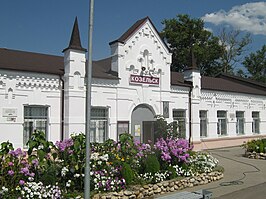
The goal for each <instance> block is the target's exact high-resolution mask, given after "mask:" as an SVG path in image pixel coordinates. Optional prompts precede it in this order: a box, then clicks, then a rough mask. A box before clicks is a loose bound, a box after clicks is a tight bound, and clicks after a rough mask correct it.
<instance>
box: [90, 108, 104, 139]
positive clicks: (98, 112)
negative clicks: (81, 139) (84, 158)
mask: <svg viewBox="0 0 266 199" xmlns="http://www.w3.org/2000/svg"><path fill="white" fill-rule="evenodd" d="M107 130H108V109H107V108H104V107H92V108H91V126H90V140H91V142H99V143H103V142H104V141H105V140H106V138H107Z"/></svg>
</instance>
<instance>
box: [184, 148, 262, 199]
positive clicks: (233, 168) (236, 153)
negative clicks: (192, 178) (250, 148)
mask: <svg viewBox="0 0 266 199" xmlns="http://www.w3.org/2000/svg"><path fill="white" fill-rule="evenodd" d="M208 151H209V152H210V153H211V154H212V155H213V156H214V157H216V158H217V159H218V160H219V165H221V166H222V167H224V169H225V171H224V178H223V179H221V180H219V181H216V182H212V183H209V184H206V185H201V186H195V187H192V188H186V189H184V190H181V191H180V192H182V191H188V192H195V191H198V190H201V189H205V190H208V191H211V192H212V198H217V199H238V198H240V199H250V198H252V199H262V198H263V199H266V160H257V159H249V158H246V157H243V155H244V153H245V150H244V149H243V148H242V147H232V148H222V149H214V150H208Z"/></svg>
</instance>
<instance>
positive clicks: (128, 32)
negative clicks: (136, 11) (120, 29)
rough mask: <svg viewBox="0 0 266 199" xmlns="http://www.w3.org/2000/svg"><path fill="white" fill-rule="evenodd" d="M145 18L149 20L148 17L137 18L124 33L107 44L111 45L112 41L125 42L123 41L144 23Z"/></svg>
mask: <svg viewBox="0 0 266 199" xmlns="http://www.w3.org/2000/svg"><path fill="white" fill-rule="evenodd" d="M147 20H149V17H145V18H143V19H140V20H138V21H137V22H136V23H134V24H133V25H132V26H131V27H130V28H129V29H128V30H127V31H126V32H125V33H124V34H122V35H121V36H120V37H119V38H118V39H116V40H114V41H111V42H110V43H109V44H110V45H112V44H113V43H116V42H119V43H125V41H126V40H127V39H128V38H129V37H130V36H131V35H133V34H134V33H135V32H136V31H137V30H138V28H139V27H140V26H141V25H142V24H144V23H145V22H146V21H147Z"/></svg>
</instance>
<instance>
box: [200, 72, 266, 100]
mask: <svg viewBox="0 0 266 199" xmlns="http://www.w3.org/2000/svg"><path fill="white" fill-rule="evenodd" d="M237 79H238V78H235V79H234V78H231V79H229V78H227V77H226V76H222V75H221V76H218V77H205V76H203V77H201V88H202V89H206V90H218V91H226V92H237V93H246V94H254V95H264V96H266V86H264V87H263V86H261V87H258V86H255V85H252V84H249V80H244V79H242V80H241V81H239V80H237Z"/></svg>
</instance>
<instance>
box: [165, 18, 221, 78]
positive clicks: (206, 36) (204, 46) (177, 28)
mask: <svg viewBox="0 0 266 199" xmlns="http://www.w3.org/2000/svg"><path fill="white" fill-rule="evenodd" d="M162 23H163V24H164V26H165V27H164V29H163V31H162V32H161V36H162V38H163V39H164V40H165V41H166V43H168V44H169V47H170V49H171V50H172V53H173V56H172V65H171V70H172V71H178V72H182V71H183V70H184V69H185V68H186V67H188V66H190V64H191V63H190V62H191V61H190V60H191V53H190V51H191V49H193V52H194V55H195V57H196V64H197V66H198V68H199V69H200V71H201V74H202V75H215V74H217V73H219V72H220V71H221V69H220V67H219V62H218V59H219V58H221V56H222V53H223V47H222V46H221V45H220V44H219V38H218V37H215V36H213V35H212V33H211V32H209V31H207V30H205V29H204V22H203V20H202V19H191V18H189V16H188V15H177V18H173V19H166V20H164V21H163V22H162Z"/></svg>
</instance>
